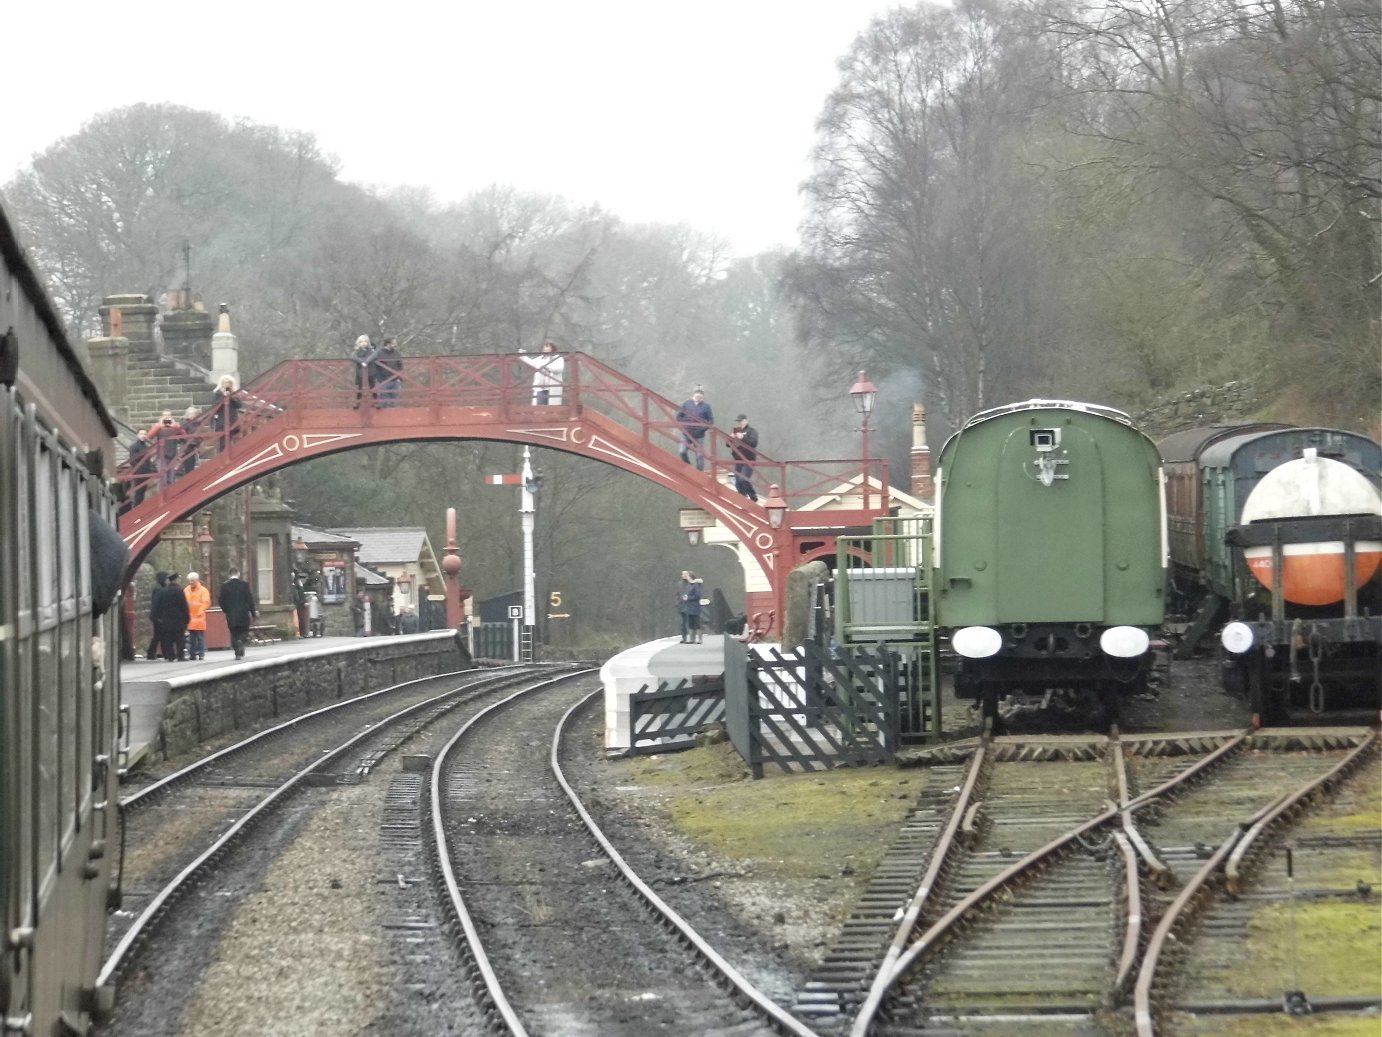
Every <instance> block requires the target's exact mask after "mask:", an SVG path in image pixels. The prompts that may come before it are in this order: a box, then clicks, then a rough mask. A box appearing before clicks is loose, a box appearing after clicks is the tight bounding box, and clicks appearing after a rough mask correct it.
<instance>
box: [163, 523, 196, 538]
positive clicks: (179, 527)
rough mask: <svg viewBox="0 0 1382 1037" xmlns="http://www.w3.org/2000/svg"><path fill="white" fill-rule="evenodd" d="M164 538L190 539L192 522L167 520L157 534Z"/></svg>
mask: <svg viewBox="0 0 1382 1037" xmlns="http://www.w3.org/2000/svg"><path fill="white" fill-rule="evenodd" d="M159 536H160V537H162V538H163V539H164V540H191V539H192V523H191V522H190V521H188V522H169V523H168V525H167V526H165V527H164V528H163V532H162V533H160V534H159Z"/></svg>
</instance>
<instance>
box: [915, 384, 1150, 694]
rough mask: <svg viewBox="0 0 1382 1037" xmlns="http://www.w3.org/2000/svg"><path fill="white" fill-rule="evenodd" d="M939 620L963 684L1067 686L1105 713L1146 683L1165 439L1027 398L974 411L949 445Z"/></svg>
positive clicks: (975, 690)
mask: <svg viewBox="0 0 1382 1037" xmlns="http://www.w3.org/2000/svg"><path fill="white" fill-rule="evenodd" d="M939 475H940V478H939V491H938V499H937V514H938V521H937V534H936V538H935V568H936V576H937V579H936V583H935V586H936V591H937V599H936V601H937V605H936V612H937V622H938V625H939V626H940V627H941V628H942V629H943V631H945V632H946V633H947V634H948V637H949V642H950V647H951V649H952V651H953V652H954V653H955V654H956V655H957V656H959V666H958V671H957V673H956V677H955V690H956V693H957V694H958V695H959V696H961V697H964V698H973V699H976V700H979V701H980V702H982V703H983V706H984V710H985V713H986V714H987V715H994V714H995V713H996V710H997V702H998V700H999V699H1000V698H1001V697H1003V696H1005V695H1012V694H1016V693H1021V694H1023V695H1025V696H1042V697H1043V698H1044V697H1046V696H1047V695H1048V694H1049V693H1052V692H1057V691H1059V692H1063V693H1068V694H1069V695H1070V696H1072V697H1076V698H1079V699H1081V700H1087V699H1091V698H1092V699H1094V700H1095V702H1096V703H1097V708H1098V709H1099V710H1100V711H1101V712H1102V713H1103V714H1104V715H1105V718H1107V716H1109V715H1111V714H1114V713H1116V711H1117V707H1118V703H1119V701H1120V700H1121V698H1122V697H1123V696H1124V695H1126V694H1129V693H1132V692H1135V691H1138V690H1140V689H1141V688H1143V687H1144V686H1145V682H1146V678H1147V675H1148V673H1149V672H1150V668H1151V663H1152V654H1151V641H1152V637H1153V636H1154V634H1155V632H1156V630H1157V628H1158V627H1159V625H1160V623H1161V620H1162V616H1163V611H1164V590H1165V559H1166V534H1165V523H1164V507H1163V499H1162V479H1161V468H1160V458H1159V455H1158V452H1157V450H1156V447H1155V445H1154V444H1153V443H1152V442H1151V441H1150V440H1149V439H1147V438H1146V437H1145V436H1144V435H1143V434H1142V433H1141V432H1139V431H1138V430H1136V429H1135V428H1133V427H1132V425H1131V422H1130V421H1129V420H1128V418H1127V417H1126V416H1125V415H1123V414H1121V413H1120V412H1118V411H1114V410H1111V409H1109V408H1105V407H1099V406H1096V405H1091V404H1082V403H1069V402H1064V401H1030V402H1028V403H1025V404H1015V405H1013V406H1011V407H1004V408H999V409H997V410H994V411H987V412H984V413H983V414H980V415H977V416H976V417H974V418H973V419H971V421H970V422H969V423H967V424H966V426H965V427H964V429H962V430H961V431H960V432H959V433H957V434H956V435H955V436H953V437H952V438H951V440H950V442H948V443H947V444H946V446H945V448H944V449H943V450H942V452H941V458H940V473H939Z"/></svg>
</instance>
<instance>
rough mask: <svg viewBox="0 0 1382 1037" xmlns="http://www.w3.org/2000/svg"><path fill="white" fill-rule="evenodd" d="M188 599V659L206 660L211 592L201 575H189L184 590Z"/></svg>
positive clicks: (183, 593) (184, 595) (183, 592)
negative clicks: (208, 610) (207, 614)
mask: <svg viewBox="0 0 1382 1037" xmlns="http://www.w3.org/2000/svg"><path fill="white" fill-rule="evenodd" d="M182 596H183V597H184V598H186V599H187V658H189V659H205V658H206V610H207V609H209V608H210V607H211V591H210V590H208V589H207V588H206V587H205V586H204V585H203V584H202V578H201V574H199V573H188V574H187V586H186V587H184V588H183V589H182Z"/></svg>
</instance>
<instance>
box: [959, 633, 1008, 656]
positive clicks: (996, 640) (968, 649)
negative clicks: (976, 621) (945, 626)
mask: <svg viewBox="0 0 1382 1037" xmlns="http://www.w3.org/2000/svg"><path fill="white" fill-rule="evenodd" d="M950 647H951V648H953V649H955V654H957V655H963V656H964V657H965V658H966V659H987V658H988V657H989V656H991V655H997V654H998V650H999V649H1000V648H1002V647H1003V635H1002V634H1000V633H999V632H998V631H997V630H994V629H993V627H961V628H960V629H959V630H956V631H955V632H954V633H953V634H951V635H950Z"/></svg>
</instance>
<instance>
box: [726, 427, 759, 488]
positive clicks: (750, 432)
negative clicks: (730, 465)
mask: <svg viewBox="0 0 1382 1037" xmlns="http://www.w3.org/2000/svg"><path fill="white" fill-rule="evenodd" d="M729 449H730V453H732V454H733V455H734V488H735V489H736V490H738V491H739V492H740V493H742V494H743V495H744V496H745V497H747V498H748V499H749V500H751V501H754V502H755V503H757V501H758V491H756V490H755V489H754V488H753V462H755V461H757V460H758V430H757V429H756V428H754V427H753V426H752V425H750V424H749V416H748V415H747V414H740V415H739V416H738V417H737V418H735V419H734V441H733V442H732V443H730V445H729Z"/></svg>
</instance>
